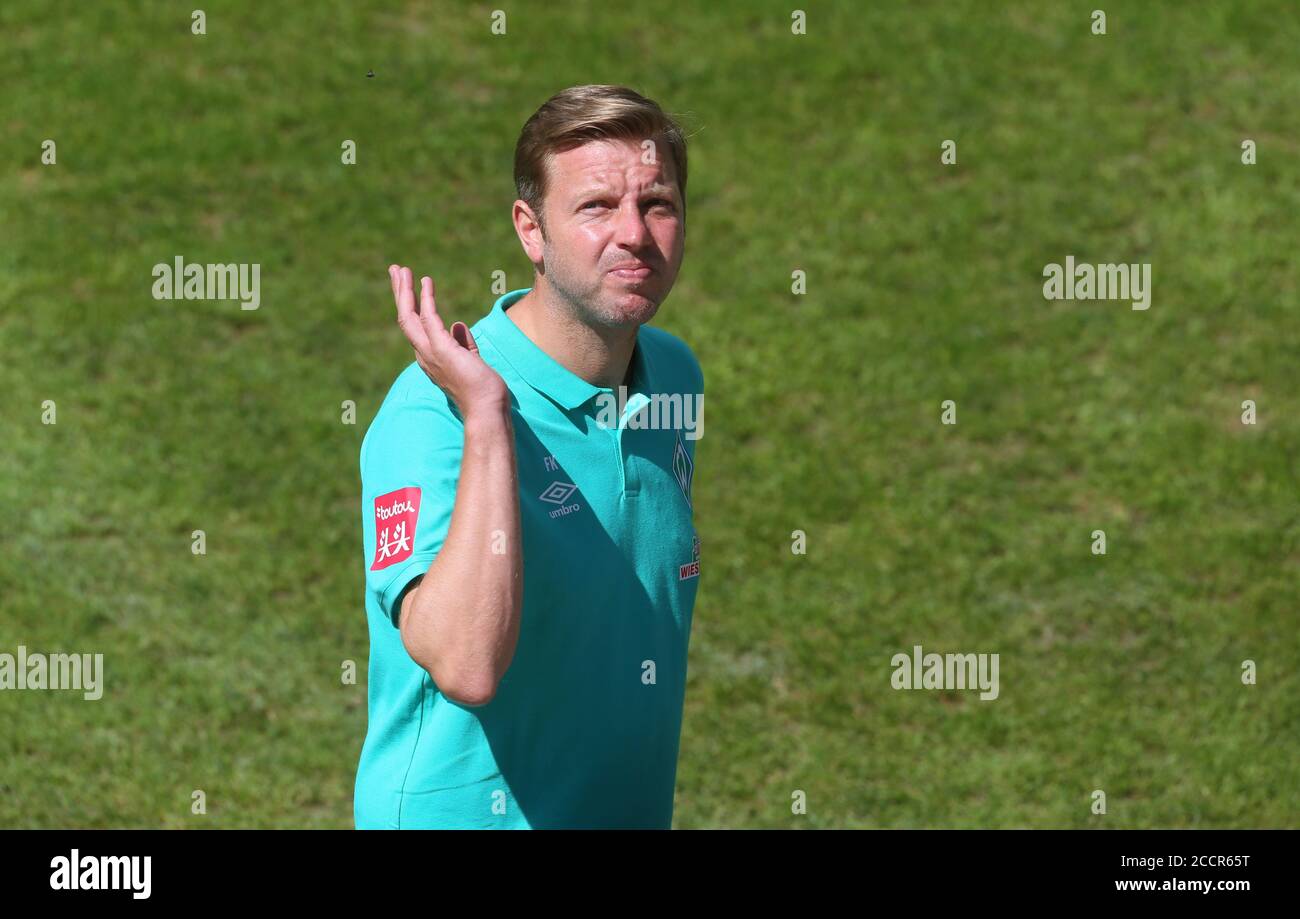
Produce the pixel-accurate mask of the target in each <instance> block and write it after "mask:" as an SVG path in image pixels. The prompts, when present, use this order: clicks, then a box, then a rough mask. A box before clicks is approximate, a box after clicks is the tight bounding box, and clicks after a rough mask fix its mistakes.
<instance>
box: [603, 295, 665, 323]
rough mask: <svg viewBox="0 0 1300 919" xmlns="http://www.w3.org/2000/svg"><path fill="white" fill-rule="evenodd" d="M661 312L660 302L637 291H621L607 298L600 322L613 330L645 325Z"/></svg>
mask: <svg viewBox="0 0 1300 919" xmlns="http://www.w3.org/2000/svg"><path fill="white" fill-rule="evenodd" d="M657 312H659V301H658V300H653V299H651V298H650V297H648V296H646V295H645V294H640V293H637V292H636V291H621V292H619V293H616V294H612V295H610V296H608V297H606V298H605V302H604V303H602V304H601V309H600V320H601V322H603V323H604V324H605V325H607V326H610V327H612V328H625V327H628V326H638V325H644V324H645V323H647V322H649V321H650V320H651V319H653V318H654V315H655V313H657Z"/></svg>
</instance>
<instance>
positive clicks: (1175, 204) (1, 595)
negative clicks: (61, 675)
mask: <svg viewBox="0 0 1300 919" xmlns="http://www.w3.org/2000/svg"><path fill="white" fill-rule="evenodd" d="M199 6H200V4H198V3H193V4H180V3H164V2H150V3H143V2H142V3H122V4H107V3H104V4H83V3H45V2H37V0H10V2H6V3H5V4H3V6H0V36H2V37H0V42H2V43H3V49H4V53H3V54H0V73H2V74H3V80H2V85H3V88H4V91H3V93H2V94H0V97H2V98H0V113H2V116H3V117H2V124H3V132H0V152H2V153H3V156H2V157H0V170H2V172H3V177H2V181H0V214H2V215H3V245H0V354H2V355H3V359H2V361H0V391H2V392H3V396H2V397H0V444H2V449H3V453H2V455H0V513H2V514H3V521H4V526H3V527H2V528H0V540H2V545H0V652H10V653H13V652H14V650H15V647H16V646H17V645H20V644H22V645H25V646H26V647H27V648H28V649H31V650H39V651H44V652H54V651H87V652H101V653H103V654H104V667H105V690H104V697H103V698H102V699H101V700H100V701H98V702H93V703H92V702H84V701H82V700H81V697H80V695H79V694H75V693H66V692H64V693H58V692H30V691H28V692H19V691H10V692H0V826H3V827H147V826H163V827H195V828H198V827H299V826H306V827H350V826H351V825H352V824H351V821H352V783H353V777H354V773H355V767H356V762H357V757H358V754H359V751H360V747H361V742H362V739H363V736H364V732H365V666H366V658H367V654H368V637H367V633H366V624H365V615H364V609H363V604H362V599H363V595H362V584H363V570H364V564H365V562H364V560H363V558H362V556H361V531H360V515H359V478H358V467H357V457H358V451H359V448H360V444H361V439H362V437H363V435H364V433H365V429H366V426H367V425H368V424H369V421H370V419H371V418H372V417H373V415H374V412H375V411H376V410H377V408H378V406H379V404H380V402H381V400H382V398H383V396H384V394H385V392H386V391H387V388H388V386H389V385H390V383H391V382H392V380H393V378H394V377H395V376H396V374H397V373H398V372H399V371H400V370H401V369H402V368H403V367H404V366H405V365H406V364H407V363H408V362H409V361H410V359H411V356H412V355H411V351H410V348H409V346H408V345H407V344H406V342H405V340H404V339H403V338H402V335H401V333H400V331H399V330H398V328H397V326H396V323H395V322H394V311H393V304H392V298H391V295H390V293H389V287H388V280H387V276H386V266H387V265H388V264H389V263H391V262H400V263H402V264H407V265H411V266H412V267H413V268H414V269H415V271H416V272H417V274H418V273H429V274H432V275H433V276H434V278H435V279H436V281H437V285H438V291H439V306H440V308H441V309H442V311H443V313H444V315H449V316H450V317H451V318H452V319H463V320H465V321H467V322H473V321H474V320H476V319H477V318H478V317H479V316H480V315H482V314H483V313H484V312H486V311H487V309H488V308H489V307H490V306H491V304H492V301H493V299H494V298H495V297H494V294H493V293H492V292H491V283H492V275H493V272H495V271H498V270H500V271H504V272H505V273H506V278H507V284H508V287H510V288H515V287H523V286H528V284H529V283H530V282H531V273H530V266H529V264H528V262H527V260H526V259H525V257H524V255H523V253H522V251H521V249H520V247H519V244H518V241H517V239H516V238H515V235H514V231H513V229H512V227H511V225H510V221H509V211H510V205H511V203H512V201H513V200H514V189H513V183H512V180H511V159H512V155H513V149H514V143H515V139H516V137H517V135H518V131H519V129H520V127H521V126H522V124H523V121H524V120H525V119H526V118H527V117H528V115H530V114H531V113H532V112H533V111H534V110H535V109H536V107H537V106H538V105H540V104H541V102H543V101H544V100H545V99H546V98H547V97H548V96H550V95H551V94H552V93H553V92H555V91H557V90H559V89H561V88H563V87H565V86H568V85H572V84H577V83H593V82H611V83H624V84H627V85H629V86H632V87H634V88H636V89H637V90H639V91H640V92H643V93H644V94H646V95H648V96H650V97H651V98H653V99H655V100H657V101H658V102H660V103H661V104H662V105H663V106H664V107H665V108H666V109H668V110H669V111H670V112H673V113H677V114H678V115H680V116H681V118H682V120H683V122H684V124H685V126H686V127H687V129H688V130H689V132H690V134H691V148H690V182H689V188H688V192H689V195H688V197H689V211H688V232H687V251H686V259H685V262H684V265H683V270H682V274H681V276H680V278H679V280H678V283H677V286H676V288H675V289H674V291H673V294H672V296H671V297H670V298H669V299H668V301H667V302H666V303H665V305H664V306H663V308H662V309H661V310H660V313H659V316H658V318H657V319H656V324H658V325H660V326H662V327H664V328H666V329H668V330H670V331H672V332H674V333H676V334H678V335H680V336H682V337H684V338H685V339H686V340H687V341H688V342H689V343H690V344H691V345H692V347H693V348H694V349H695V352H696V354H697V355H698V357H699V358H700V360H701V362H702V364H703V366H704V369H705V373H706V376H707V378H708V384H707V385H708V392H709V397H708V402H707V408H706V412H705V423H706V426H705V436H704V438H703V439H702V440H701V441H700V444H699V463H698V469H697V473H696V479H695V488H694V491H695V495H696V524H697V527H698V529H699V531H700V534H701V538H702V542H703V565H702V568H703V571H702V580H701V584H700V592H699V599H698V602H697V605H696V609H695V625H694V632H693V637H692V644H691V658H690V678H689V688H688V692H687V707H686V712H685V719H684V729H683V734H682V747H681V758H680V764H679V770H678V785H677V805H676V816H675V825H676V826H678V827H683V828H687V827H976V826H992V827H1099V828H1119V827H1126V828H1131V827H1300V733H1298V732H1297V726H1298V725H1300V627H1298V623H1300V586H1298V584H1300V577H1298V576H1300V502H1298V500H1297V498H1298V496H1300V480H1298V476H1297V464H1300V386H1298V384H1300V322H1298V321H1297V311H1296V308H1297V262H1296V259H1295V258H1294V257H1293V252H1292V249H1293V247H1294V245H1295V242H1296V240H1297V239H1300V109H1297V107H1296V104H1295V102H1296V99H1297V98H1300V57H1297V55H1296V53H1295V49H1296V48H1297V46H1298V45H1300V17H1297V16H1296V15H1295V9H1294V6H1293V5H1292V4H1291V3H1290V2H1287V0H1275V2H1263V0H1261V2H1251V3H1236V2H1228V0H1224V2H1213V3H1193V4H1187V3H1179V2H1172V0H1170V2H1160V3H1156V2H1147V0H1142V2H1123V3H1121V2H1105V0H1095V2H1088V3H1074V2H1062V3H1054V4H1040V3H1032V2H1018V3H1008V4H996V5H995V4H988V3H983V2H975V0H971V2H930V3H911V4H904V3H902V2H901V0H900V2H892V0H891V2H882V3H870V4H865V3H840V4H828V3H819V4H814V5H804V6H803V7H802V8H803V9H805V10H806V11H807V17H808V19H807V34H806V35H793V34H792V33H791V28H790V23H791V9H792V8H794V7H792V5H790V4H785V5H781V4H753V3H741V2H728V3H715V2H710V3H699V4H698V5H697V6H698V9H696V10H695V11H693V12H692V11H690V10H689V8H688V7H687V6H686V5H683V4H665V5H663V6H662V8H661V9H660V11H658V12H653V13H652V12H647V11H645V10H644V9H642V10H640V11H639V12H634V11H631V10H629V11H620V10H619V9H617V8H615V7H611V6H609V5H607V4H601V3H580V4H543V3H515V4H511V5H510V6H509V7H507V8H506V12H507V14H508V20H507V34H506V35H493V34H492V33H491V31H490V25H491V13H492V10H493V9H495V8H497V6H499V5H494V4H480V5H475V6H462V5H461V4H455V3H438V4H427V5H426V4H421V3H414V2H412V3H407V4H405V5H401V4H388V3H380V2H354V0H346V2H344V0H337V2H317V3H312V4H308V5H299V6H294V7H293V8H292V14H290V13H289V12H288V11H287V9H286V8H282V7H281V6H280V5H278V4H261V3H254V2H251V0H248V2H224V0H221V2H217V0H213V2H209V3H207V4H203V5H201V8H203V9H204V10H205V12H206V14H207V34H205V35H201V36H200V35H194V34H192V33H191V30H190V27H191V18H190V11H191V10H192V9H193V8H195V7H199ZM1096 7H1101V8H1103V9H1104V10H1105V11H1106V12H1107V16H1108V21H1107V34H1105V35H1093V34H1092V33H1091V21H1090V13H1091V10H1092V9H1094V8H1096ZM368 70H373V71H374V77H373V78H368V77H367V76H366V73H367V71H368ZM46 139H53V140H54V141H55V142H56V144H57V163H56V164H54V165H42V163H41V153H42V142H43V141H45V140H46ZM348 139H351V140H354V141H355V142H356V147H357V162H356V164H355V165H351V166H345V165H343V164H342V163H341V162H340V151H341V145H342V143H343V142H344V141H345V140H348ZM945 139H953V140H955V141H956V142H957V145H958V148H957V149H958V161H957V163H956V164H955V165H951V166H948V165H943V164H941V163H940V152H941V151H940V144H941V143H942V141H944V140H945ZM1244 139H1253V140H1254V141H1255V142H1256V143H1257V145H1258V162H1257V164H1256V165H1251V166H1248V165H1243V164H1242V163H1241V143H1242V141H1243V140H1244ZM177 255H180V256H183V257H184V258H185V260H186V261H189V262H221V263H226V262H247V263H258V264H260V265H261V281H262V292H261V306H260V308H259V309H258V310H255V311H241V310H240V308H239V304H238V303H236V302H234V301H233V300H227V301H183V300H177V301H167V300H155V299H153V298H152V296H151V287H152V284H153V277H152V275H151V269H152V266H153V265H154V264H155V263H158V262H165V263H170V262H171V261H172V260H173V259H174V258H175V257H176V256H177ZM1067 255H1073V256H1075V258H1076V259H1078V260H1080V261H1088V262H1126V263H1127V262H1147V263H1150V264H1151V265H1152V276H1153V293H1152V298H1151V307H1150V309H1149V310H1147V311H1145V312H1143V311H1134V310H1132V309H1130V307H1129V304H1128V303H1127V302H1117V301H1078V300H1075V301H1048V300H1045V299H1044V297H1043V294H1042V289H1041V288H1042V284H1043V279H1042V270H1043V266H1044V265H1046V264H1048V263H1051V262H1061V261H1063V260H1064V258H1065V257H1066V256H1067ZM796 269H799V270H803V271H805V272H807V293H806V294H804V295H795V294H792V293H791V273H792V272H793V271H794V270H796ZM947 399H951V400H954V401H955V402H956V404H957V419H958V423H957V424H956V425H943V424H941V423H940V413H941V408H940V405H941V403H942V402H943V401H944V400H947ZM1247 399H1251V400H1255V402H1256V404H1257V411H1258V423H1257V424H1255V425H1253V426H1248V425H1244V424H1242V422H1241V417H1240V416H1241V412H1242V409H1241V403H1242V402H1243V400H1247ZM46 400H53V402H54V403H55V405H56V410H57V423H56V424H53V425H48V424H43V423H42V404H43V403H44V402H45V401H46ZM345 400H352V401H354V402H355V404H356V423H355V424H352V425H349V424H344V423H342V422H341V420H340V417H341V414H342V408H341V405H342V403H343V402H344V401H345ZM196 529H202V530H204V531H205V533H206V539H207V554H206V555H205V556H195V555H193V554H192V553H191V551H190V546H191V533H192V532H193V531H194V530H196ZM1095 529H1103V530H1105V532H1106V534H1107V540H1108V553H1107V554H1106V555H1105V556H1096V555H1093V554H1092V552H1091V551H1090V546H1091V542H1092V537H1091V533H1092V531H1093V530H1095ZM794 530H803V531H805V533H806V534H807V554H806V555H795V554H793V553H792V551H791V533H792V531H794ZM915 644H921V645H923V646H924V647H925V649H926V650H927V651H938V652H956V651H970V652H997V653H999V654H1000V657H1001V675H1000V682H1001V689H1000V696H999V698H998V699H997V700H996V701H992V702H981V701H979V700H978V698H977V696H976V695H975V694H974V693H970V692H953V691H943V692H939V691H931V692H898V691H895V690H893V689H892V688H891V687H890V676H891V666H890V658H891V656H892V655H894V654H895V653H898V652H900V651H904V652H910V650H911V648H912V646H913V645H915ZM1247 659H1249V660H1253V661H1255V662H1256V664H1257V667H1258V682H1257V684H1256V685H1253V686H1247V685H1243V684H1242V681H1241V676H1240V675H1241V665H1242V662H1243V661H1244V660H1247ZM347 660H352V661H355V662H356V663H357V667H358V680H357V684H356V685H344V684H343V683H342V682H341V679H340V672H341V670H340V668H341V666H342V664H343V662H344V661H347ZM196 789H200V790H202V791H203V792H204V793H205V795H206V800H207V813H206V815H201V816H196V815H193V814H191V793H192V792H193V791H194V790H196ZM796 790H802V791H803V792H805V793H806V795H807V813H806V814H793V813H792V812H791V796H792V793H793V792H795V791H796ZM1094 790H1103V791H1104V792H1105V793H1106V795H1107V813H1106V814H1105V815H1104V816H1101V815H1095V814H1093V813H1092V811H1091V804H1092V798H1091V797H1090V796H1091V794H1092V792H1093V791H1094Z"/></svg>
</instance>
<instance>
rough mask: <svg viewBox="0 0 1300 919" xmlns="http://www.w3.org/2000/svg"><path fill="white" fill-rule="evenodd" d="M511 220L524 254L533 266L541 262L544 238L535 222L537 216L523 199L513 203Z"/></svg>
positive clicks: (540, 228) (539, 225)
mask: <svg viewBox="0 0 1300 919" xmlns="http://www.w3.org/2000/svg"><path fill="white" fill-rule="evenodd" d="M511 219H513V220H514V224H515V233H516V235H518V237H519V243H520V245H522V246H523V247H524V254H525V255H526V256H528V260H529V261H530V262H532V263H533V264H534V265H539V264H541V262H542V246H543V244H544V243H545V242H546V238H545V236H544V234H543V233H542V227H541V224H539V223H538V222H537V216H536V215H535V214H534V213H533V209H532V208H531V207H529V206H528V202H526V201H524V200H523V199H519V200H516V201H515V205H514V209H513V211H512V212H511Z"/></svg>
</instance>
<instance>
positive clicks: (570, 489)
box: [537, 482, 582, 520]
mask: <svg viewBox="0 0 1300 919" xmlns="http://www.w3.org/2000/svg"><path fill="white" fill-rule="evenodd" d="M577 490H578V486H577V485H574V484H573V483H572V482H552V483H551V484H550V485H547V486H546V490H545V491H543V492H542V493H541V494H540V495H538V496H537V497H539V498H541V499H542V500H543V501H545V502H546V503H547V504H558V505H560V506H559V507H557V508H556V509H555V510H553V511H551V512H550V517H551V519H552V520H554V519H555V518H556V517H567V516H568V515H569V514H572V513H574V512H575V511H579V510H582V505H581V504H579V503H578V502H576V501H575V502H574V503H572V504H565V503H564V502H565V501H568V500H569V496H570V495H572V494H573V493H574V492H575V491H577Z"/></svg>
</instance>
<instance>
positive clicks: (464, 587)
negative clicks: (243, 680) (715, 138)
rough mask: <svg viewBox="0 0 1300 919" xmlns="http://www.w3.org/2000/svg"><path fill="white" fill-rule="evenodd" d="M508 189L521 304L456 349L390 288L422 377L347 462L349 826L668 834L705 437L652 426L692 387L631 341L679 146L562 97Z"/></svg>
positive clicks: (682, 187) (523, 140)
mask: <svg viewBox="0 0 1300 919" xmlns="http://www.w3.org/2000/svg"><path fill="white" fill-rule="evenodd" d="M514 171H515V184H516V188H517V191H518V195H519V200H516V201H515V203H514V209H513V219H514V226H515V231H516V233H517V234H518V236H519V241H520V243H521V244H522V245H523V248H524V252H525V254H526V255H527V256H528V259H529V260H530V261H531V262H532V263H533V267H534V284H533V286H532V287H531V288H524V289H520V290H514V291H511V292H509V293H507V294H505V295H504V296H502V297H500V298H499V299H498V300H497V301H496V303H495V304H494V305H493V307H492V310H491V311H490V312H489V313H488V314H487V315H486V316H484V317H483V318H482V319H481V320H479V321H478V322H477V323H476V324H475V325H474V327H473V329H467V328H466V327H465V325H464V323H460V322H457V323H454V324H453V325H452V327H451V330H450V332H448V331H447V330H446V328H445V327H444V325H443V322H442V320H441V318H440V317H439V315H438V311H437V306H436V304H435V301H434V286H433V281H432V279H431V278H429V277H423V278H421V279H420V293H419V304H418V306H417V304H416V294H415V290H414V279H413V276H412V272H411V271H410V269H408V268H404V267H401V268H399V266H396V265H393V266H390V268H389V277H390V281H391V283H392V289H393V295H394V299H395V300H396V302H397V318H398V324H399V325H400V326H401V328H402V330H403V332H405V334H406V336H407V338H408V339H409V340H410V342H411V344H412V346H413V347H414V349H415V358H416V359H415V362H414V363H412V364H411V365H409V366H408V367H407V368H406V369H405V371H403V372H402V373H401V374H400V375H399V376H398V378H397V381H396V382H395V383H394V384H393V387H392V389H391V390H390V391H389V393H388V395H387V397H386V398H385V400H384V403H383V405H382V406H381V407H380V409H379V413H378V414H377V415H376V417H375V419H374V421H373V423H372V424H371V426H370V429H369V430H368V431H367V433H366V437H365V440H364V442H363V443H362V447H361V478H362V526H363V532H364V535H365V559H366V566H367V570H366V612H367V619H368V621H369V628H370V642H371V648H370V676H369V692H370V694H369V718H370V721H369V728H368V731H367V735H366V740H365V745H364V747H363V749H362V751H361V760H360V763H359V765H358V769H357V783H356V797H355V816H356V825H357V827H358V828H372V827H389V828H406V827H483V828H489V827H498V828H527V827H538V828H543V827H545V828H559V827H574V828H582V827H640V828H668V827H669V826H670V825H671V821H672V810H673V787H674V783H675V779H676V770H677V753H678V743H679V739H680V733H681V718H682V703H683V698H684V695H685V688H686V655H687V645H688V642H689V638H690V627H691V616H692V609H693V606H694V602H695V593H696V587H697V585H698V583H699V581H698V574H699V540H698V538H697V537H696V533H695V529H694V525H693V522H692V521H693V517H692V507H691V493H690V485H691V479H692V475H693V470H694V458H695V440H696V438H697V437H698V434H699V432H691V431H683V430H682V425H673V426H668V427H665V426H663V425H647V424H645V423H644V422H645V417H644V416H645V414H646V411H647V409H648V408H649V405H648V402H649V401H651V400H657V399H659V398H660V397H663V398H665V399H679V400H694V402H695V403H698V402H699V401H700V400H701V399H702V397H703V382H704V381H703V376H702V373H701V371H700V367H699V363H698V362H697V361H696V359H695V357H694V355H693V354H692V353H691V351H690V349H689V348H687V346H686V345H685V344H683V343H682V342H681V341H680V340H678V339H677V338H675V337H673V336H672V335H669V334H668V333H666V332H663V331H660V330H658V329H653V328H649V327H647V326H646V325H645V323H646V322H648V321H649V320H650V319H651V318H652V317H653V316H654V315H655V313H656V311H657V310H658V308H659V306H660V304H661V303H662V302H663V301H664V299H665V298H666V297H667V296H668V292H669V291H670V290H671V289H672V286H673V282H674V280H675V279H676V277H677V271H678V269H679V267H680V265H681V260H682V255H683V252H684V245H685V236H686V142H685V138H684V137H683V135H682V132H681V130H680V128H679V127H678V125H677V124H676V123H674V122H673V120H672V119H671V118H669V117H668V116H667V115H666V114H665V113H664V112H663V111H662V110H661V109H660V108H659V106H658V105H656V104H655V103H654V102H652V101H650V100H648V99H646V98H644V97H642V96H640V95H638V94H637V93H635V92H633V91H631V90H629V89H626V88H623V87H617V86H580V87H573V88H570V89H567V90H564V91H563V92H560V93H558V94H557V95H555V96H554V97H552V98H551V99H550V100H548V101H547V102H546V103H545V104H544V105H543V106H542V107H541V108H540V109H538V111H537V112H536V113H535V114H534V115H533V116H532V117H531V118H530V119H529V120H528V122H527V123H526V124H525V125H524V128H523V131H522V132H521V134H520V137H519V141H518V144H517V146H516V149H515V170H514ZM623 387H626V388H625V389H623ZM616 397H626V404H625V405H624V404H623V399H622V398H616ZM611 403H613V404H614V405H616V406H617V409H616V411H614V412H609V411H605V409H607V408H608V407H609V406H610V405H611ZM660 417H662V416H660ZM611 418H612V422H611V421H610V419H611ZM692 433H694V436H692Z"/></svg>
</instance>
